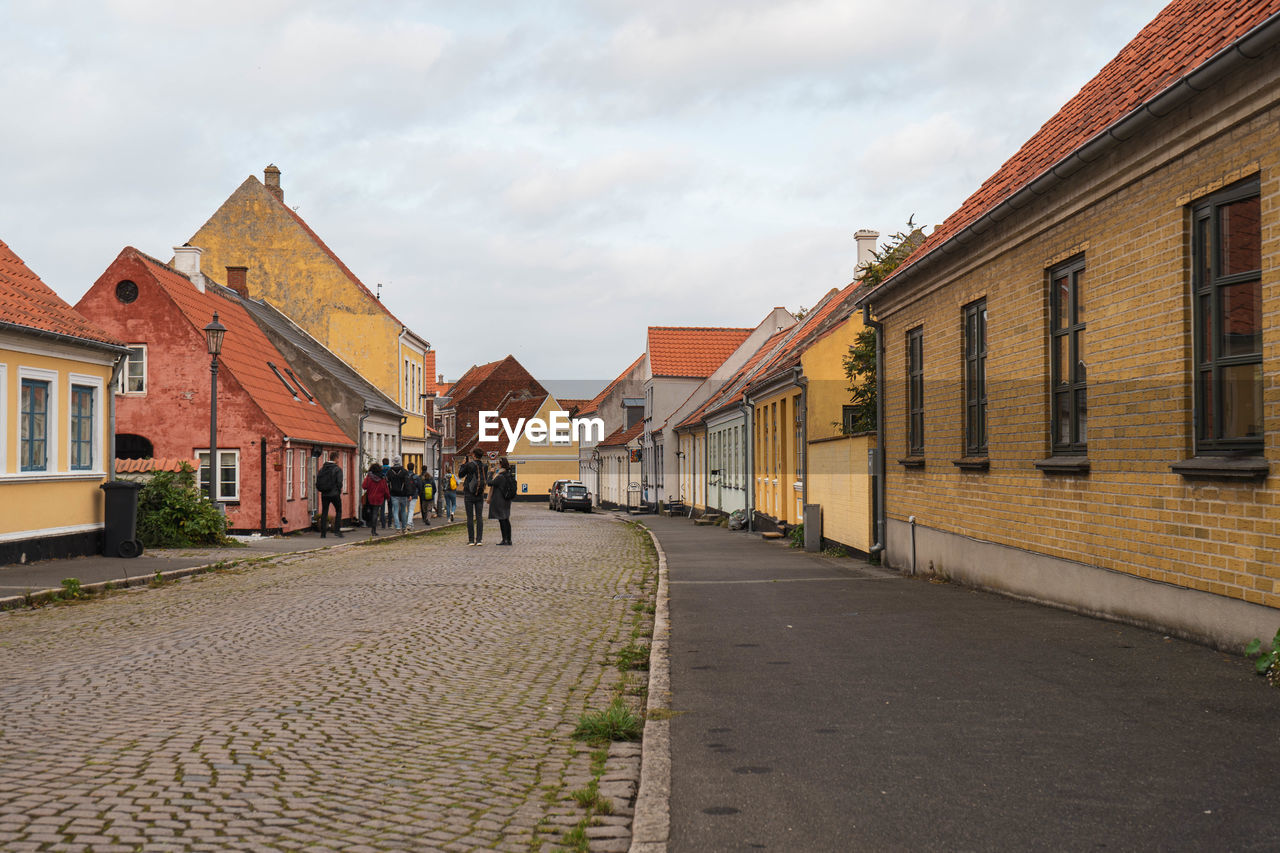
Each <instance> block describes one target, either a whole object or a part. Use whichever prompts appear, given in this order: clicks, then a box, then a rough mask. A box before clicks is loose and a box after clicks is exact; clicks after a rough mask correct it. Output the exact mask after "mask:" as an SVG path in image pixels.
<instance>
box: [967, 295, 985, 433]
mask: <svg viewBox="0 0 1280 853" xmlns="http://www.w3.org/2000/svg"><path fill="white" fill-rule="evenodd" d="M964 455H965V456H986V455H987V300H985V299H979V300H978V301H977V302H974V303H971V304H969V305H966V306H965V308H964Z"/></svg>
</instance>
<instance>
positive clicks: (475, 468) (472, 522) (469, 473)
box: [458, 447, 489, 545]
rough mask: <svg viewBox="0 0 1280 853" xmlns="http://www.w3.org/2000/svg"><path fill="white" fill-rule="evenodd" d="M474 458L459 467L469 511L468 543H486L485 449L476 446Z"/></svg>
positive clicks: (463, 500) (486, 472)
mask: <svg viewBox="0 0 1280 853" xmlns="http://www.w3.org/2000/svg"><path fill="white" fill-rule="evenodd" d="M471 456H472V458H471V459H469V460H467V462H466V463H464V464H463V466H462V467H461V468H459V469H458V476H459V477H461V478H462V503H463V507H464V508H465V509H466V511H467V544H468V545H483V544H484V515H483V514H482V511H483V510H484V487H485V485H486V484H487V482H488V475H489V472H488V471H487V470H485V464H484V451H483V450H481V449H480V448H478V447H477V448H476V449H475V450H473V451H471Z"/></svg>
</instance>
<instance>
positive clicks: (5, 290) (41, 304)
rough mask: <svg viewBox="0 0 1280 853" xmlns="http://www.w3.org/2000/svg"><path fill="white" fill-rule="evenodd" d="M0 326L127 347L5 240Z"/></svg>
mask: <svg viewBox="0 0 1280 853" xmlns="http://www.w3.org/2000/svg"><path fill="white" fill-rule="evenodd" d="M0 323H6V324H9V325H13V326H19V327H21V328H23V329H30V330H32V331H35V332H45V333H48V334H54V335H61V336H64V337H68V338H79V339H80V340H81V341H84V342H85V343H90V344H97V345H99V346H101V345H103V344H105V345H106V346H107V347H123V346H124V343H123V342H121V341H117V340H116V339H115V338H113V337H111V336H110V335H108V334H107V333H106V332H104V331H102V330H101V329H99V328H98V327H97V326H95V325H94V324H93V323H91V322H89V320H88V319H87V318H85V316H84V315H83V314H81V313H80V312H79V311H77V310H76V309H74V308H72V307H71V306H70V305H68V304H67V303H66V302H65V301H64V300H63V299H62V297H60V296H58V294H56V293H54V292H53V290H52V289H51V288H50V287H49V286H48V285H47V284H45V283H44V282H43V281H41V280H40V276H38V275H36V274H35V273H34V272H32V271H31V268H30V267H28V266H27V265H26V264H25V263H23V260H22V258H20V257H18V255H17V253H16V252H14V251H13V249H10V248H9V245H8V244H7V243H5V242H4V241H3V240H0Z"/></svg>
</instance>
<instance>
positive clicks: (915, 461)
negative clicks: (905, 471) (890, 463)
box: [898, 456, 924, 469]
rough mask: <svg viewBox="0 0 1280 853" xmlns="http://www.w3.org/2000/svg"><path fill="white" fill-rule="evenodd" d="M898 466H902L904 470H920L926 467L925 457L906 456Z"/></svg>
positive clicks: (900, 460)
mask: <svg viewBox="0 0 1280 853" xmlns="http://www.w3.org/2000/svg"><path fill="white" fill-rule="evenodd" d="M898 464H899V465H901V466H902V467H903V468H915V469H920V468H923V467H924V457H923V456H904V457H903V458H902V459H899V460H898Z"/></svg>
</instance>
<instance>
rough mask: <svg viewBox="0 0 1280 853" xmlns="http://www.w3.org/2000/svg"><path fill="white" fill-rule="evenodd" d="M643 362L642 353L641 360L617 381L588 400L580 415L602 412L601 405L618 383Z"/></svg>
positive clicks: (634, 363) (622, 373) (638, 359)
mask: <svg viewBox="0 0 1280 853" xmlns="http://www.w3.org/2000/svg"><path fill="white" fill-rule="evenodd" d="M642 361H644V353H641V354H640V357H639V358H637V359H636V360H635V361H633V362H631V364H629V365H627V368H626V370H624V371H622V372H621V373H619V374H618V376H617V378H616V379H614V380H613V381H612V382H610V383H609V384H608V385H606V386H604V389H603V390H602V391H601V392H600V393H599V394H597V395H595V396H594V397H592V398H591V399H590V400H588V401H587V403H586V405H585V406H584V407H583V408H582V410H581V411H579V412H578V414H580V415H584V416H585V415H593V414H595V413H596V412H598V411H600V404H601V403H603V402H604V401H605V398H606V397H608V396H609V394H610V393H612V391H613V389H614V388H617V387H618V383H619V382H621V381H622V380H623V379H624V378H625V377H626V376H627V374H629V373H630V372H631V371H633V370H635V369H636V367H638V366H639V364H640V362H642Z"/></svg>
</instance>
